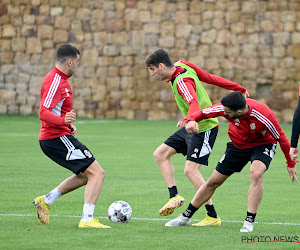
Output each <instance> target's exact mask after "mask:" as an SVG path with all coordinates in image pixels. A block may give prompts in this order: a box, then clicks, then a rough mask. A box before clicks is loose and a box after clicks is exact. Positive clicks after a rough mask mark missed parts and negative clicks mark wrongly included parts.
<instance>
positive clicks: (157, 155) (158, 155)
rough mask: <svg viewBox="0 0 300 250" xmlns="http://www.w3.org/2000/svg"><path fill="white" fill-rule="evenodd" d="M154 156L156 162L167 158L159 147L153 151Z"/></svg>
mask: <svg viewBox="0 0 300 250" xmlns="http://www.w3.org/2000/svg"><path fill="white" fill-rule="evenodd" d="M153 158H154V159H155V161H156V162H159V161H163V160H164V159H165V157H164V155H163V154H162V153H161V152H160V151H159V150H158V149H156V150H155V151H154V152H153Z"/></svg>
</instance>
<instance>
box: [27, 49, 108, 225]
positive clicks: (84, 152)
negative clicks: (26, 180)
mask: <svg viewBox="0 0 300 250" xmlns="http://www.w3.org/2000/svg"><path fill="white" fill-rule="evenodd" d="M79 55H80V52H79V50H78V49H77V48H75V47H74V46H72V45H69V44H64V45H61V46H60V47H59V48H58V49H57V52H56V62H55V67H54V68H53V69H52V70H51V71H50V72H49V73H48V74H47V75H46V77H45V79H44V81H43V84H42V88H41V104H40V115H39V116H40V120H41V130H40V134H39V142H40V146H41V149H42V150H43V152H44V153H45V155H47V156H48V157H49V158H50V159H52V160H53V161H55V162H56V163H58V164H59V165H61V166H63V167H65V168H67V169H69V170H70V171H72V172H73V173H74V175H72V176H70V177H69V178H67V179H66V180H64V181H63V182H61V183H60V184H59V185H58V186H57V187H56V188H54V189H53V190H52V191H50V192H49V193H48V194H46V195H43V196H39V197H37V198H35V199H34V201H33V203H34V205H35V207H36V209H37V214H38V217H39V219H40V221H41V222H42V223H43V224H48V223H49V212H50V206H51V205H52V203H53V202H54V201H55V200H56V199H57V198H59V197H60V196H62V195H64V194H66V193H69V192H71V191H73V190H75V189H77V188H79V187H82V186H84V185H86V188H85V194H84V206H83V215H82V218H81V220H80V222H79V228H109V226H106V225H103V224H101V223H100V222H99V221H98V220H97V219H95V218H94V209H95V204H96V202H97V200H98V197H99V195H100V191H101V188H102V184H103V180H104V176H105V172H104V170H103V169H102V168H101V166H100V165H99V163H98V162H97V161H96V160H95V158H94V156H93V155H92V153H91V152H90V151H89V150H88V148H87V147H86V146H85V145H83V144H82V143H81V142H80V141H78V140H77V139H76V138H75V137H74V136H75V135H76V132H77V131H76V127H75V126H74V125H73V122H74V121H75V120H76V113H75V112H74V110H73V109H72V99H73V95H72V89H71V86H70V83H69V81H68V78H69V77H70V76H72V75H73V73H74V71H75V69H76V68H77V65H78V62H79ZM43 171H44V172H45V171H46V170H43Z"/></svg>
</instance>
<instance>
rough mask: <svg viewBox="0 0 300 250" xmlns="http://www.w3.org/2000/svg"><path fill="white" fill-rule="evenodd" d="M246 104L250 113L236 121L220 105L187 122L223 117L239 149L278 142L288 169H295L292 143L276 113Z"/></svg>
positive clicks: (255, 104)
mask: <svg viewBox="0 0 300 250" xmlns="http://www.w3.org/2000/svg"><path fill="white" fill-rule="evenodd" d="M246 102H247V104H248V107H249V112H248V113H247V114H246V115H245V116H242V117H238V118H236V119H233V118H230V117H229V116H228V115H225V113H224V108H223V105H222V104H221V103H218V104H215V105H212V106H210V107H208V108H206V109H203V110H200V111H197V112H195V113H194V114H193V115H191V116H189V117H186V119H185V121H188V120H193V121H197V122H198V121H201V120H203V119H207V118H212V117H217V116H223V117H225V118H226V119H227V120H228V121H229V122H230V124H229V128H228V135H229V137H230V139H231V141H232V143H233V144H234V145H235V146H236V147H237V148H240V149H246V148H254V147H257V146H260V145H263V144H268V143H273V144H275V143H277V141H278V142H279V144H280V147H281V149H282V151H283V153H284V155H285V158H286V160H287V164H288V167H294V166H295V164H296V163H295V162H294V161H292V159H291V157H290V155H289V150H290V142H289V140H288V138H287V136H286V134H285V133H284V131H283V129H282V128H281V126H280V125H279V123H278V121H277V119H276V117H275V115H274V113H273V112H272V111H271V109H270V108H269V107H268V106H267V105H265V104H263V103H261V102H258V101H256V100H253V99H249V98H246Z"/></svg>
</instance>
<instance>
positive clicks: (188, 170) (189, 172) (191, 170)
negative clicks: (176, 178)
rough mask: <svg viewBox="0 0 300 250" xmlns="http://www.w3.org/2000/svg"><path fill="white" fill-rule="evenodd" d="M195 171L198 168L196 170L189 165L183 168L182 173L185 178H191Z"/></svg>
mask: <svg viewBox="0 0 300 250" xmlns="http://www.w3.org/2000/svg"><path fill="white" fill-rule="evenodd" d="M196 171H198V170H196V169H194V168H190V167H185V168H184V174H185V176H186V177H187V178H191V177H192V176H193V175H194V174H195V172H196Z"/></svg>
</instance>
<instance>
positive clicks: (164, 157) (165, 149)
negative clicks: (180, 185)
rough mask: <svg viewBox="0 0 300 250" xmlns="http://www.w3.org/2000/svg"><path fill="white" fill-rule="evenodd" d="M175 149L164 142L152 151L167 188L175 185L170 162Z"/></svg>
mask: <svg viewBox="0 0 300 250" xmlns="http://www.w3.org/2000/svg"><path fill="white" fill-rule="evenodd" d="M174 154H176V150H175V149H174V148H172V147H170V146H168V145H166V144H164V143H163V144H161V145H160V146H159V147H158V148H157V149H156V150H155V151H154V153H153V157H154V159H155V161H156V163H157V165H158V166H159V169H160V172H161V174H162V176H163V178H164V180H165V182H166V184H167V186H168V187H169V188H171V187H173V186H176V183H175V178H174V167H173V164H172V162H171V157H172V155H174Z"/></svg>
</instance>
